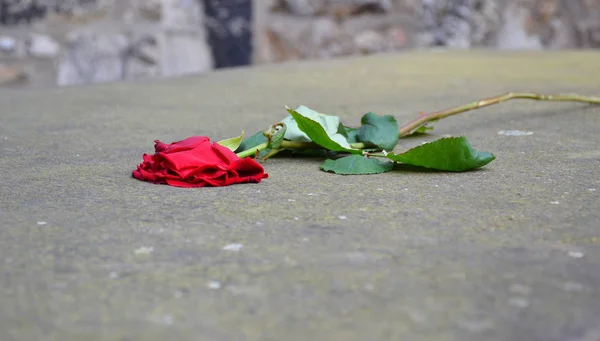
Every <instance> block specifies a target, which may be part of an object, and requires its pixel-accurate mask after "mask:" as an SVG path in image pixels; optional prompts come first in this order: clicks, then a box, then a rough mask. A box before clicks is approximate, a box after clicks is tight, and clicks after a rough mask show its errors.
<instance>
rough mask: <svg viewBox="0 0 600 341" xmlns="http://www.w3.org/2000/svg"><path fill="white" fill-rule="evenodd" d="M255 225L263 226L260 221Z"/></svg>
mask: <svg viewBox="0 0 600 341" xmlns="http://www.w3.org/2000/svg"><path fill="white" fill-rule="evenodd" d="M256 225H257V226H262V225H264V224H263V222H262V221H257V222H256Z"/></svg>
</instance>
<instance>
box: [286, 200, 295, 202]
mask: <svg viewBox="0 0 600 341" xmlns="http://www.w3.org/2000/svg"><path fill="white" fill-rule="evenodd" d="M288 201H289V202H294V201H296V200H294V199H288Z"/></svg>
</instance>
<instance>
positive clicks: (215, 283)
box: [208, 281, 221, 290]
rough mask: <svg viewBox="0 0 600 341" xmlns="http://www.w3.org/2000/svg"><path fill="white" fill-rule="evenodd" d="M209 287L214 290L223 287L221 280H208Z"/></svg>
mask: <svg viewBox="0 0 600 341" xmlns="http://www.w3.org/2000/svg"><path fill="white" fill-rule="evenodd" d="M208 287H209V288H210V289H213V290H217V289H221V282H219V281H210V282H208Z"/></svg>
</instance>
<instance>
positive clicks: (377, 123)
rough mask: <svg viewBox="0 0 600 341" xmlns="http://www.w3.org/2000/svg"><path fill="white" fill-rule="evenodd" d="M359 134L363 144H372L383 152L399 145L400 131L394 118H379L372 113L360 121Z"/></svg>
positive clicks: (386, 116) (387, 116)
mask: <svg viewBox="0 0 600 341" xmlns="http://www.w3.org/2000/svg"><path fill="white" fill-rule="evenodd" d="M360 122H361V123H362V125H361V127H360V132H359V138H360V141H361V142H365V143H372V144H374V145H376V146H377V147H379V148H381V149H383V150H392V149H394V147H395V146H396V144H397V143H398V136H399V134H400V130H399V129H398V122H396V119H395V118H394V117H393V116H390V115H385V116H379V115H376V114H374V113H372V112H370V113H368V114H365V115H364V116H363V117H362V119H361V120H360Z"/></svg>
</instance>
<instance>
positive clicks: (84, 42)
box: [57, 31, 130, 86]
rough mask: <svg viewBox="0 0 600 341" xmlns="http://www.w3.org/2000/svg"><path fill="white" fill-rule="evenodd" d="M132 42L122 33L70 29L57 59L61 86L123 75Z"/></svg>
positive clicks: (106, 79)
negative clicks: (70, 31)
mask: <svg viewBox="0 0 600 341" xmlns="http://www.w3.org/2000/svg"><path fill="white" fill-rule="evenodd" d="M129 46H130V42H129V40H128V39H127V37H126V36H125V35H123V34H102V33H98V32H93V31H81V32H76V33H75V32H74V33H71V34H70V36H69V37H68V40H67V43H66V46H65V50H64V51H63V52H62V54H61V56H60V58H59V62H58V71H57V73H58V76H57V84H58V85H59V86H67V85H80V84H90V83H104V82H113V81H118V80H121V79H124V78H125V76H126V74H125V70H126V68H125V62H126V60H127V55H128V51H129Z"/></svg>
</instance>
